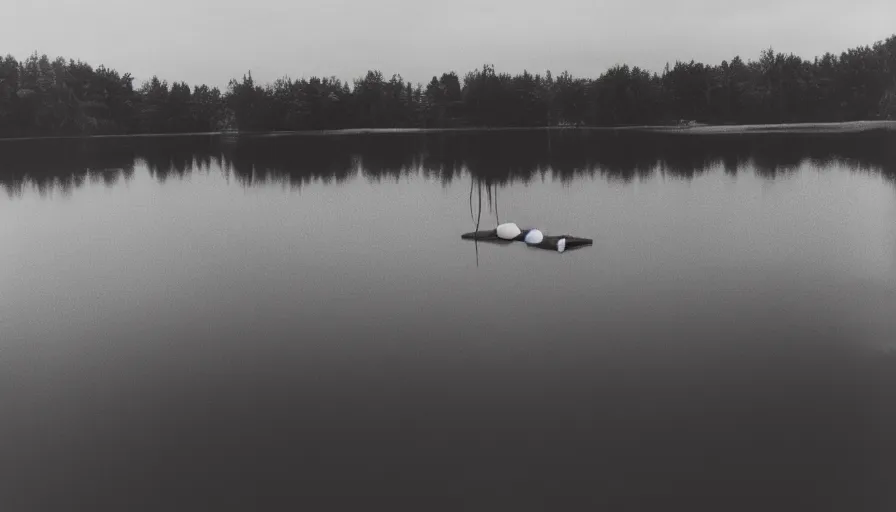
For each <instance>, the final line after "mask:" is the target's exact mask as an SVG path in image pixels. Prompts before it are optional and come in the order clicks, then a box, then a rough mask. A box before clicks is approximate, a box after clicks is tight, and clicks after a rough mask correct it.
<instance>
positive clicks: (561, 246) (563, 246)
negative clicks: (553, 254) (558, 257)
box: [557, 238, 566, 252]
mask: <svg viewBox="0 0 896 512" xmlns="http://www.w3.org/2000/svg"><path fill="white" fill-rule="evenodd" d="M565 250H566V239H565V238H561V239H560V240H557V252H563V251H565Z"/></svg>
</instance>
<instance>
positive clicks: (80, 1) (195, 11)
mask: <svg viewBox="0 0 896 512" xmlns="http://www.w3.org/2000/svg"><path fill="white" fill-rule="evenodd" d="M8 2H12V6H11V10H10V8H9V4H8ZM3 11H4V23H3V28H2V30H0V54H6V53H11V54H13V55H14V56H16V57H18V58H24V57H27V56H28V55H29V54H31V53H32V52H34V51H38V52H39V53H46V54H48V55H49V56H51V57H55V56H60V55H61V56H64V57H66V58H69V57H71V58H75V59H81V60H84V61H86V62H89V63H90V64H93V65H98V64H105V65H106V66H108V67H112V68H115V69H117V70H119V71H120V72H130V73H131V74H132V75H134V76H135V77H136V78H137V81H138V83H139V82H142V81H143V80H145V79H147V78H149V77H151V76H152V75H153V74H156V75H158V76H159V77H160V78H163V79H167V80H169V81H174V80H184V81H186V82H187V83H189V84H191V85H193V84H198V83H207V84H209V85H217V86H219V87H222V88H223V87H224V86H226V84H227V81H228V80H229V79H230V78H231V77H235V76H240V75H242V73H244V72H245V71H247V70H251V71H252V74H253V76H254V77H256V79H258V80H260V81H263V82H267V81H272V80H274V79H276V78H277V77H280V76H284V75H289V76H291V77H294V78H298V77H303V76H304V77H310V76H313V75H318V76H320V75H327V76H329V75H335V76H337V77H339V78H342V79H343V80H346V79H351V78H354V77H357V76H361V75H363V74H364V73H365V72H366V71H367V70H368V69H380V70H381V71H383V73H384V74H385V75H386V76H387V77H388V76H391V74H393V73H400V74H401V75H402V76H403V77H404V78H405V79H406V80H411V81H413V82H426V81H428V79H429V78H431V77H432V76H433V75H435V74H441V73H442V72H444V71H449V70H454V71H456V72H457V73H458V74H460V75H461V76H463V74H464V73H466V72H467V71H469V70H471V69H474V68H476V67H479V66H481V65H482V64H484V63H490V64H494V65H495V66H496V68H497V70H498V71H510V72H518V71H522V70H523V69H528V70H529V71H532V72H543V71H544V70H546V69H550V70H551V71H553V72H554V73H555V74H557V73H559V72H560V71H562V70H564V69H565V70H568V71H570V72H571V73H572V74H574V75H587V76H596V75H598V74H600V73H601V72H602V71H603V70H605V69H606V68H607V67H609V66H612V65H613V64H616V63H626V64H630V65H639V66H641V67H644V68H647V69H649V70H652V71H661V70H662V67H663V66H664V65H665V63H666V62H672V63H674V62H675V60H691V59H694V60H697V61H702V62H712V63H718V62H721V61H722V60H723V59H730V58H731V57H733V56H735V55H741V56H742V57H743V58H755V57H758V55H759V52H760V50H762V49H763V48H767V47H769V46H772V47H774V48H775V50H777V51H782V52H785V53H791V52H792V53H795V54H797V55H800V56H803V57H807V58H811V57H814V56H815V55H819V54H823V53H824V52H828V51H830V52H834V53H839V52H840V51H842V50H844V49H846V48H849V47H854V46H858V45H865V44H871V43H873V42H875V41H877V40H881V39H884V38H886V37H888V36H890V35H893V34H894V33H896V23H894V20H896V1H894V0H850V1H843V0H837V1H834V0H754V1H742V2H741V1H731V0H624V1H623V0H440V1H435V0H418V1H409V0H314V1H308V0H251V1H246V0H241V1H240V0H153V1H150V2H136V1H133V0H132V1H127V0H4V7H3ZM10 14H11V16H10Z"/></svg>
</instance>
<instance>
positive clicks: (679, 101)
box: [0, 35, 896, 137]
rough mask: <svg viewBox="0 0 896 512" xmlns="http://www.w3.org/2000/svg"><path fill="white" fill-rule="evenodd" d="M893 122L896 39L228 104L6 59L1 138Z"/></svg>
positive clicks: (301, 83)
mask: <svg viewBox="0 0 896 512" xmlns="http://www.w3.org/2000/svg"><path fill="white" fill-rule="evenodd" d="M893 118H896V35H894V36H892V37H890V38H888V39H887V40H886V41H880V42H877V43H875V44H873V45H872V46H862V47H858V48H853V49H849V50H847V51H845V52H843V53H841V54H840V55H839V56H838V55H833V54H830V53H827V54H825V55H824V56H822V57H816V58H815V59H814V60H805V59H802V58H800V57H798V56H795V55H793V54H789V55H785V54H783V53H777V52H775V51H774V50H773V49H772V48H769V49H767V50H764V51H762V52H761V54H760V56H759V58H758V60H747V61H744V60H743V59H741V58H740V57H735V58H734V59H732V60H731V61H723V62H722V63H721V64H718V65H707V64H702V63H696V62H694V61H691V62H676V63H675V64H674V65H673V66H669V65H666V67H665V69H663V71H662V73H660V74H658V73H651V72H649V71H647V70H644V69H642V68H639V67H629V66H628V65H617V66H614V67H612V68H610V69H608V70H607V71H605V72H604V73H603V74H601V75H600V76H599V77H597V78H578V77H574V76H572V75H570V74H569V73H567V72H563V73H561V74H560V75H557V76H554V75H552V74H551V73H550V71H548V72H546V73H544V74H543V75H542V74H532V73H529V72H528V71H523V72H522V73H519V74H516V75H511V74H508V73H504V72H498V71H496V70H495V68H494V66H491V65H484V66H483V67H482V68H481V69H476V70H473V71H471V72H469V73H467V74H466V75H465V76H463V78H461V77H459V76H458V75H457V74H456V73H454V72H449V73H444V74H442V75H441V76H440V77H433V78H432V80H431V81H430V82H429V83H427V84H425V85H424V84H420V83H418V84H416V85H414V84H412V83H411V82H408V81H405V80H404V79H403V78H402V77H401V75H397V74H396V75H393V76H391V77H390V78H388V79H387V78H386V76H385V75H384V74H383V73H382V72H380V71H369V72H367V74H366V75H365V76H364V77H362V78H358V79H356V80H354V81H353V83H351V84H349V83H347V82H343V81H341V80H339V79H337V78H333V77H329V78H318V77H312V78H309V79H304V78H303V79H290V78H281V79H278V80H276V81H274V82H273V83H270V84H264V85H262V84H259V83H256V81H255V80H254V79H253V78H252V75H251V72H250V73H248V74H246V75H244V76H243V77H242V78H241V79H233V80H231V81H230V83H229V84H228V87H227V88H226V90H225V91H223V92H222V91H221V90H220V89H218V88H217V87H209V86H206V85H197V86H193V87H192V88H191V87H190V86H189V85H187V84H186V83H184V82H173V83H168V82H167V81H164V80H160V79H159V78H158V77H152V78H151V79H150V80H148V81H146V82H145V83H143V84H142V85H140V86H139V87H135V85H134V79H133V77H132V76H131V75H130V74H129V73H125V74H120V73H119V72H118V71H116V70H113V69H109V68H106V67H105V66H99V67H97V68H94V67H92V66H91V65H89V64H87V63H84V62H81V61H74V60H68V61H66V60H65V59H63V58H61V57H60V58H57V59H55V60H50V59H49V58H48V57H47V56H46V55H38V54H37V53H35V54H32V55H31V56H29V57H28V58H27V59H25V60H24V61H21V62H20V61H17V60H16V59H15V58H14V57H12V56H10V55H7V56H6V57H5V58H2V59H0V137H29V136H65V135H99V134H141V133H182V132H208V131H221V130H240V131H281V130H286V131H291V130H325V129H343V128H436V127H539V126H625V125H647V124H670V123H677V122H680V121H682V120H688V121H695V122H701V123H710V124H747V123H784V122H791V123H792V122H837V121H855V120H869V119H893Z"/></svg>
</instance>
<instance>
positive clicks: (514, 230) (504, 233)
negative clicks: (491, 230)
mask: <svg viewBox="0 0 896 512" xmlns="http://www.w3.org/2000/svg"><path fill="white" fill-rule="evenodd" d="M496 231H497V232H498V238H503V239H504V240H513V239H514V238H516V237H518V236H520V233H522V231H521V230H520V228H519V226H517V225H516V224H514V223H513V222H506V223H504V224H501V225H499V226H498V229H497V230H496Z"/></svg>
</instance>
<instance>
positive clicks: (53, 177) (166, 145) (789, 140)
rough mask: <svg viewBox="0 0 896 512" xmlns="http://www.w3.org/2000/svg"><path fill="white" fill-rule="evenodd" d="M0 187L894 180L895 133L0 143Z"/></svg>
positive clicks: (539, 133) (540, 133)
mask: <svg viewBox="0 0 896 512" xmlns="http://www.w3.org/2000/svg"><path fill="white" fill-rule="evenodd" d="M3 155H4V158H3V159H2V160H0V183H2V184H3V186H4V187H5V188H6V189H7V190H8V192H9V193H11V194H15V193H16V191H20V190H22V187H24V186H26V185H27V184H29V183H32V184H34V185H35V186H37V187H38V188H40V189H47V188H49V187H60V188H63V189H65V188H71V187H76V186H79V185H80V184H83V183H84V182H85V181H86V180H88V179H94V180H102V181H105V182H106V183H108V184H113V183H115V182H116V181H117V180H119V179H122V178H127V177H129V176H130V175H131V174H132V173H133V172H134V168H135V167H137V166H139V165H140V164H141V162H142V163H144V164H145V165H146V167H147V169H148V171H149V173H150V174H151V175H152V176H153V177H154V178H155V179H158V180H166V179H169V178H170V177H182V176H184V175H185V174H187V173H190V172H193V171H195V170H203V171H209V170H213V169H220V170H221V172H225V173H227V174H228V175H229V176H232V177H233V178H235V179H236V180H238V181H239V182H240V183H242V184H244V185H246V186H251V185H253V184H257V183H267V182H270V181H278V182H282V183H288V184H291V185H301V184H304V183H308V182H310V181H322V182H324V183H329V182H337V183H338V182H342V181H345V180H348V179H350V178H353V177H355V176H357V175H358V174H359V173H360V174H361V175H362V176H364V177H365V178H366V179H369V180H395V179H398V178H400V177H402V176H404V175H407V174H417V173H422V174H424V175H426V176H428V177H430V178H433V179H438V180H440V181H442V182H443V183H450V182H451V181H452V180H454V179H456V178H458V177H460V176H461V174H462V173H465V172H469V173H471V174H473V175H474V176H477V177H478V178H481V179H482V180H484V181H485V182H487V183H497V184H505V183H508V182H529V181H531V180H533V179H542V178H548V179H554V180H562V181H572V180H573V179H575V178H577V177H580V176H588V177H593V176H603V177H605V178H607V179H611V180H622V181H630V180H632V179H634V178H636V177H637V178H649V177H651V176H653V175H655V174H657V173H661V174H663V175H666V176H673V177H680V178H693V177H694V176H695V175H697V174H700V173H704V172H707V171H709V170H712V169H716V168H723V169H724V170H725V172H727V173H731V174H736V173H737V172H740V171H742V170H744V169H754V170H755V171H756V173H758V174H759V175H761V176H764V177H773V176H775V175H777V174H780V173H787V172H791V171H793V170H794V169H796V168H797V167H798V166H799V165H800V164H801V163H803V162H812V163H813V164H815V165H818V166H824V165H833V164H836V165H842V166H846V167H847V168H849V169H851V170H854V171H868V172H879V173H882V174H883V175H885V176H886V177H888V178H889V179H894V178H896V135H893V134H890V133H886V132H880V133H864V134H836V135H834V134H815V135H794V134H787V135H784V134H775V135H762V134H760V135H739V136H733V137H732V136H721V137H720V136H696V135H680V134H674V133H666V134H658V133H654V134H649V133H635V132H593V131H592V132H589V131H583V130H566V131H545V130H533V131H515V132H500V131H489V132H455V133H409V134H366V135H342V136H314V135H309V136H284V137H265V136H254V137H253V136H243V137H239V138H233V137H221V136H189V137H163V138H123V139H90V140H75V139H73V140H55V141H39V140H34V141H16V142H5V143H3Z"/></svg>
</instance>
